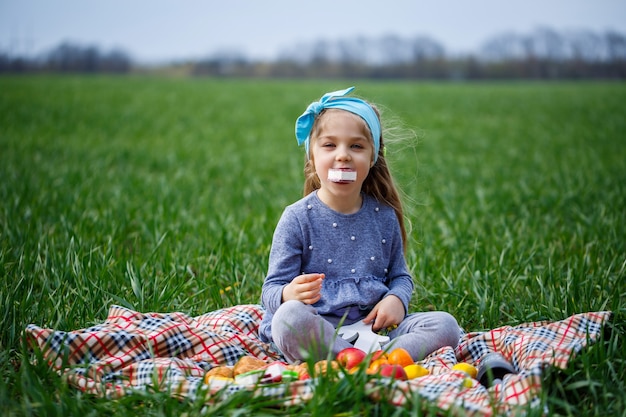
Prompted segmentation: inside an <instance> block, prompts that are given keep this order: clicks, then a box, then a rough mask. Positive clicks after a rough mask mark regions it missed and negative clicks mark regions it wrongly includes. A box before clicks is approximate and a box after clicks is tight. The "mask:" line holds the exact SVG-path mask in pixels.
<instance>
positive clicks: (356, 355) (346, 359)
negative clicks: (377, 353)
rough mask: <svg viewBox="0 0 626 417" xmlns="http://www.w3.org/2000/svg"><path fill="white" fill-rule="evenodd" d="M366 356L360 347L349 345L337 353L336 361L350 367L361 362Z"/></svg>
mask: <svg viewBox="0 0 626 417" xmlns="http://www.w3.org/2000/svg"><path fill="white" fill-rule="evenodd" d="M366 356H367V355H366V354H365V352H363V351H362V350H361V349H357V348H355V347H349V348H345V349H343V350H342V351H341V352H339V353H338V354H337V362H339V365H341V366H343V367H344V368H346V369H352V368H354V367H356V366H358V365H359V364H360V363H361V362H363V360H364V359H365V357H366Z"/></svg>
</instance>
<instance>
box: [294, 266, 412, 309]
mask: <svg viewBox="0 0 626 417" xmlns="http://www.w3.org/2000/svg"><path fill="white" fill-rule="evenodd" d="M323 280H324V274H304V275H298V276H297V277H295V278H294V279H293V280H292V281H291V282H290V283H289V284H287V285H285V287H284V288H283V302H285V301H289V300H298V301H302V302H303V303H304V304H315V303H316V302H318V301H319V300H320V298H322V281H323ZM403 311H404V307H403Z"/></svg>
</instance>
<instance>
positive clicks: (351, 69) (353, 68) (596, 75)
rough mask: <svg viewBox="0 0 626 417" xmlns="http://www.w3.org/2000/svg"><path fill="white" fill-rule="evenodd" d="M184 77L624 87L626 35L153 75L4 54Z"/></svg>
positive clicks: (346, 50) (62, 52) (55, 52)
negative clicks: (584, 82) (591, 82)
mask: <svg viewBox="0 0 626 417" xmlns="http://www.w3.org/2000/svg"><path fill="white" fill-rule="evenodd" d="M168 69H169V70H178V72H179V73H180V72H181V69H182V72H183V73H186V74H188V75H190V76H213V77H259V78H260V77H265V78H281V77H284V78H287V77H288V78H309V77H326V78H332V77H337V78H346V77H348V78H374V79H436V80H445V79H460V80H463V79H467V80H480V79H620V80H621V79H624V78H626V35H624V34H622V33H619V32H616V31H607V32H605V33H596V32H592V31H588V30H578V31H561V32H559V31H556V30H553V29H550V28H538V29H536V30H534V31H533V32H531V33H529V34H517V33H500V34H497V35H495V36H492V37H491V38H489V39H488V40H487V41H486V42H484V43H483V45H482V46H481V47H480V48H479V49H478V50H477V51H473V52H469V53H463V54H458V53H457V54H454V53H450V52H448V51H447V50H446V48H445V47H444V46H443V45H442V44H441V43H440V42H438V41H437V40H435V39H433V38H430V37H427V36H416V37H413V38H402V37H399V36H396V35H387V36H383V37H378V38H367V37H362V36H359V37H354V38H348V39H338V40H324V39H320V40H316V41H313V42H310V43H302V44H297V45H294V46H293V47H291V48H287V49H285V50H283V51H281V52H280V53H279V54H278V56H277V58H275V59H271V60H253V59H250V58H248V57H246V55H245V54H242V53H239V52H237V51H234V50H224V51H219V52H215V53H213V54H211V55H209V56H207V57H206V58H203V59H197V60H185V61H177V62H169V63H165V64H162V65H159V66H157V67H156V68H155V67H154V66H150V67H147V66H145V65H142V64H141V63H137V62H135V61H134V60H133V59H132V57H131V56H130V55H129V54H128V53H126V52H125V51H123V50H119V49H116V50H112V51H102V50H101V49H100V48H98V47H97V46H93V45H88V46H83V45H79V44H75V43H68V42H64V43H61V44H60V45H58V46H56V47H54V48H52V49H51V50H50V51H47V52H46V53H44V54H42V55H41V56H39V57H34V58H33V57H30V58H29V57H24V56H19V55H18V56H14V55H12V54H9V53H7V52H2V51H0V73H41V72H44V73H45V72H50V73H117V74H124V73H130V72H134V71H155V70H156V71H167V70H168Z"/></svg>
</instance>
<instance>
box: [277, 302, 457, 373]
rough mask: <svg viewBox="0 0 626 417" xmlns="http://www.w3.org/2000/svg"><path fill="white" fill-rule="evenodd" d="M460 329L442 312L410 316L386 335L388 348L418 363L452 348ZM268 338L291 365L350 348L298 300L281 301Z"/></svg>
mask: <svg viewBox="0 0 626 417" xmlns="http://www.w3.org/2000/svg"><path fill="white" fill-rule="evenodd" d="M460 335H461V329H460V328H459V325H458V323H457V321H456V319H455V318H454V317H453V316H452V315H450V314H448V313H446V312H443V311H433V312H425V313H412V314H409V315H407V316H406V317H405V318H404V320H402V322H401V323H400V324H399V325H398V328H397V329H395V330H393V331H392V332H390V333H389V338H390V339H391V340H390V342H389V343H392V345H390V346H392V348H404V349H406V350H407V351H408V352H409V353H410V354H411V357H412V358H413V360H415V361H418V360H421V359H423V358H424V357H425V356H426V355H428V354H429V353H431V352H434V351H435V350H437V349H439V348H441V347H443V346H451V347H453V348H454V347H456V345H457V344H458V342H459V338H460ZM272 338H273V339H274V343H275V344H276V346H277V347H278V349H280V351H281V352H282V353H283V355H284V356H285V358H286V359H287V360H288V361H289V362H291V363H293V362H297V361H301V360H306V359H307V358H309V357H312V359H313V360H314V361H318V360H322V359H326V358H327V357H328V355H329V354H331V356H332V358H334V357H335V356H336V355H337V353H339V351H341V350H342V349H344V348H347V347H350V346H352V345H351V344H350V343H349V342H346V341H345V340H343V339H342V338H340V337H337V336H336V330H335V327H334V326H333V324H332V323H331V322H330V321H328V320H326V319H325V318H324V317H322V316H320V315H319V314H318V313H317V311H316V310H315V308H313V307H311V306H310V305H307V304H304V303H302V302H300V301H294V300H291V301H286V302H284V303H283V304H282V305H281V306H280V307H279V308H278V310H276V313H274V317H273V318H272Z"/></svg>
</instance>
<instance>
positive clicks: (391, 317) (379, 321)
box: [363, 295, 404, 332]
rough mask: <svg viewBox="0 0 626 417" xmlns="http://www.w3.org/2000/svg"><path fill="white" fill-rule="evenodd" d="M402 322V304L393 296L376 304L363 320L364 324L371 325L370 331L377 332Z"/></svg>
mask: <svg viewBox="0 0 626 417" xmlns="http://www.w3.org/2000/svg"><path fill="white" fill-rule="evenodd" d="M402 320H404V304H402V301H400V299H399V298H398V297H396V296H395V295H389V296H387V297H385V298H383V299H382V300H380V301H379V302H378V304H376V305H375V306H374V308H373V309H372V311H370V313H369V314H368V315H367V316H366V317H365V318H364V319H363V322H364V323H365V324H370V323H371V324H372V330H373V331H375V332H377V331H379V330H380V329H384V328H387V327H389V326H393V325H394V324H399V323H400V322H401V321H402Z"/></svg>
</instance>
